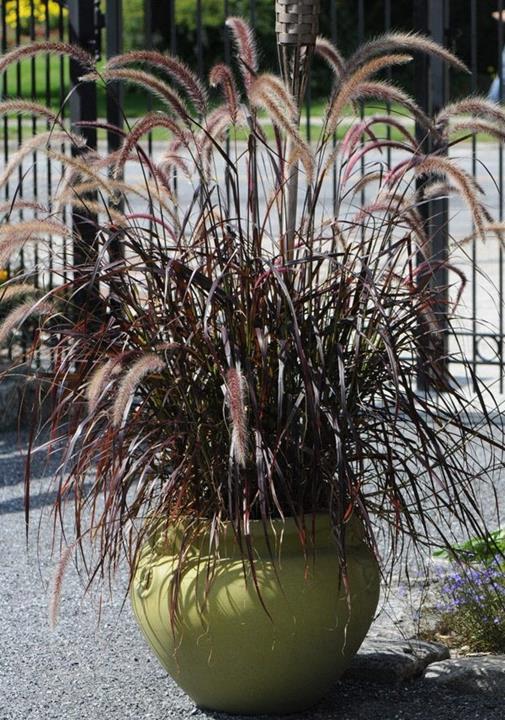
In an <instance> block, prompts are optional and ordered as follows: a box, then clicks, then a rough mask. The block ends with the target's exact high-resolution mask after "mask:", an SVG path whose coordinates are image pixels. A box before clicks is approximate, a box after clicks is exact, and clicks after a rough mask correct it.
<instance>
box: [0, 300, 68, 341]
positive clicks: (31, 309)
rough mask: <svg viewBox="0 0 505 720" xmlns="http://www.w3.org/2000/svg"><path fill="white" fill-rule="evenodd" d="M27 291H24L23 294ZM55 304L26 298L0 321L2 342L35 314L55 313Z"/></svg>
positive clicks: (0, 339) (0, 338)
mask: <svg viewBox="0 0 505 720" xmlns="http://www.w3.org/2000/svg"><path fill="white" fill-rule="evenodd" d="M24 295H26V293H23V296H24ZM54 311H55V306H54V305H53V304H52V303H50V302H48V301H47V300H32V299H29V300H26V301H25V302H23V303H22V304H21V305H17V307H15V308H14V310H12V311H11V312H10V313H9V314H8V315H7V317H5V318H4V319H3V320H2V321H1V322H0V342H1V343H4V342H5V341H6V339H7V338H8V337H9V335H10V334H11V333H12V332H13V330H17V329H18V328H19V327H21V325H22V324H23V323H24V322H26V320H27V319H28V318H31V317H33V316H34V315H50V314H52V313H54Z"/></svg>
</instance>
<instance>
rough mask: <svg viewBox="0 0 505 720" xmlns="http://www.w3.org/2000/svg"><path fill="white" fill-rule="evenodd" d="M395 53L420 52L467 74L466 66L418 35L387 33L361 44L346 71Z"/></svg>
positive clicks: (432, 42) (440, 46)
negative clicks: (373, 59)
mask: <svg viewBox="0 0 505 720" xmlns="http://www.w3.org/2000/svg"><path fill="white" fill-rule="evenodd" d="M397 52H422V53H425V54H428V55H433V56H434V57H438V58H440V59H441V60H443V61H444V62H446V63H448V64H449V65H452V66H453V67H455V68H457V69H458V70H462V71H463V72H468V68H467V67H466V65H465V64H464V63H463V62H462V61H461V60H460V59H459V58H457V57H456V56H455V55H453V54H452V53H451V52H449V50H446V49H445V48H444V47H442V45H439V44H438V43H436V42H434V41H433V40H430V38H428V37H426V36H425V35H420V34H418V33H400V32H397V33H387V34H386V35H382V36H380V37H378V38H375V39H374V40H369V41H368V42H366V43H363V45H361V46H360V47H359V48H358V49H357V50H356V52H355V53H354V55H352V56H351V57H350V58H349V60H348V61H347V63H346V71H347V72H349V73H353V72H354V71H355V70H356V68H358V67H360V65H362V64H363V63H366V62H368V61H369V60H371V59H372V58H375V57H378V56H382V55H386V54H390V53H397Z"/></svg>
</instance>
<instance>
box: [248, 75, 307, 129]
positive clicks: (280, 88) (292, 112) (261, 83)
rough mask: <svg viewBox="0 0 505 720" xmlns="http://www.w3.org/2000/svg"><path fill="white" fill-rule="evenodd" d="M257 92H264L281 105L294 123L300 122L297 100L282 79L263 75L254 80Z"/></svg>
mask: <svg viewBox="0 0 505 720" xmlns="http://www.w3.org/2000/svg"><path fill="white" fill-rule="evenodd" d="M254 88H255V91H263V92H265V93H266V94H267V95H269V96H270V97H271V98H272V100H274V101H275V102H278V103H281V105H284V107H285V108H286V111H287V112H288V113H289V118H290V120H291V121H292V122H294V123H295V122H297V121H298V115H299V110H298V107H297V105H296V102H295V99H294V97H293V96H292V94H291V93H290V92H289V90H288V89H287V87H286V85H285V84H284V83H283V81H282V80H281V78H279V77H277V76H276V75H272V74H271V73H261V75H258V77H257V78H256V79H255V80H254Z"/></svg>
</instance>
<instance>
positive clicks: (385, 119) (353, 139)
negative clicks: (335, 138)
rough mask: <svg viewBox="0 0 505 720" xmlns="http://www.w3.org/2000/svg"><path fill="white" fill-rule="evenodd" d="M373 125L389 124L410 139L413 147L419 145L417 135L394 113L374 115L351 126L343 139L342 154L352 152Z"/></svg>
mask: <svg viewBox="0 0 505 720" xmlns="http://www.w3.org/2000/svg"><path fill="white" fill-rule="evenodd" d="M373 125H389V126H390V127H391V128H394V129H395V130H397V131H398V132H399V133H401V134H402V135H403V136H404V137H405V138H406V139H407V140H408V141H409V143H410V144H411V145H412V147H413V148H415V147H417V142H416V139H415V137H414V136H413V135H412V133H411V132H409V130H408V129H407V128H406V127H405V125H404V124H403V123H402V122H401V120H396V118H394V117H393V116H392V115H373V116H372V117H371V118H365V119H364V120H362V121H361V122H357V123H355V124H354V125H352V126H351V127H350V128H349V130H348V131H347V132H346V134H345V136H344V139H343V140H342V147H341V152H342V155H347V154H349V155H350V154H352V153H353V152H354V150H355V148H356V145H358V144H360V143H361V138H362V136H363V135H365V134H369V133H368V131H369V130H370V129H371V128H372V127H373ZM373 139H374V140H375V139H376V138H375V136H373Z"/></svg>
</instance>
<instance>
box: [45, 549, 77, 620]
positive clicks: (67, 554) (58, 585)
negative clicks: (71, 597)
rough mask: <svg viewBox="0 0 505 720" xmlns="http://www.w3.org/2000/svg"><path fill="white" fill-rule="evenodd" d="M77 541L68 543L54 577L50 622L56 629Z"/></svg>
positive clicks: (50, 603)
mask: <svg viewBox="0 0 505 720" xmlns="http://www.w3.org/2000/svg"><path fill="white" fill-rule="evenodd" d="M75 545H76V543H72V544H71V545H67V546H66V547H65V549H64V550H63V552H62V554H61V557H60V561H59V563H58V565H57V566H56V571H55V573H54V577H53V587H52V591H51V599H50V602H49V623H50V626H51V628H52V629H54V628H55V627H56V625H57V623H58V615H59V609H60V600H61V590H62V587H63V578H64V576H65V572H66V570H67V567H68V563H69V561H70V558H71V557H72V553H73V552H74V548H75Z"/></svg>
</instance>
